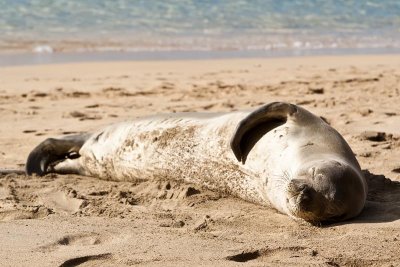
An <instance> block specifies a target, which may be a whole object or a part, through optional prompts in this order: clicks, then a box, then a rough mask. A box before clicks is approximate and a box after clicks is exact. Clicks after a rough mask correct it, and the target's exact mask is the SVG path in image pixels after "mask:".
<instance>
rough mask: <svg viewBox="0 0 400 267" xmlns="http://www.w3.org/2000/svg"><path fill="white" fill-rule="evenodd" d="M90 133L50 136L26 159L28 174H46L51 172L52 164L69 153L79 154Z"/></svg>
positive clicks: (63, 158) (61, 159)
mask: <svg viewBox="0 0 400 267" xmlns="http://www.w3.org/2000/svg"><path fill="white" fill-rule="evenodd" d="M88 137H89V136H88V135H73V136H67V137H64V138H62V139H54V138H48V139H46V140H45V141H43V142H42V143H40V144H39V145H38V146H37V147H35V149H33V150H32V152H31V153H30V154H29V156H28V159H27V161H26V166H25V171H26V174H28V175H32V174H37V175H45V174H46V173H49V172H51V170H50V168H49V167H50V166H51V165H52V164H54V163H57V162H59V161H63V160H65V159H66V158H68V155H69V154H71V153H75V154H74V156H75V157H76V154H78V156H79V149H80V148H81V147H82V145H83V144H84V143H85V141H86V140H87V139H88Z"/></svg>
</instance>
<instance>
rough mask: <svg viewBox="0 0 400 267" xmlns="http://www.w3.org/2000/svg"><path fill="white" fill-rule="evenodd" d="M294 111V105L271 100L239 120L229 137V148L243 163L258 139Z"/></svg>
mask: <svg viewBox="0 0 400 267" xmlns="http://www.w3.org/2000/svg"><path fill="white" fill-rule="evenodd" d="M295 112H297V107H296V106H295V105H292V104H289V103H285V102H273V103H270V104H267V105H264V106H262V107H260V108H258V109H256V110H255V111H253V112H251V113H250V114H249V115H248V116H247V117H245V118H244V119H243V120H242V121H240V123H239V125H238V126H237V128H236V131H235V133H234V134H233V136H232V139H231V148H232V151H233V153H234V154H235V156H236V158H237V160H238V161H240V162H242V163H243V164H244V163H245V162H246V158H247V155H248V154H249V152H250V150H251V149H252V148H253V147H254V145H255V144H256V143H257V142H258V140H260V138H261V137H262V136H263V135H265V134H266V133H267V132H269V131H271V130H272V129H274V128H276V127H278V126H280V125H282V124H284V123H286V121H287V119H288V116H290V115H292V114H294V113H295Z"/></svg>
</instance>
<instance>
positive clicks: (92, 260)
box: [59, 253, 113, 267]
mask: <svg viewBox="0 0 400 267" xmlns="http://www.w3.org/2000/svg"><path fill="white" fill-rule="evenodd" d="M85 263H87V264H88V266H105V265H107V266H108V265H110V266H111V264H112V263H113V260H112V254H111V253H103V254H97V255H89V256H83V257H77V258H72V259H69V260H66V261H64V262H63V263H62V264H61V265H59V266H60V267H73V266H83V264H85ZM85 266H86V265H85Z"/></svg>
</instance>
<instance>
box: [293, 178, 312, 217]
mask: <svg viewBox="0 0 400 267" xmlns="http://www.w3.org/2000/svg"><path fill="white" fill-rule="evenodd" d="M289 191H290V194H291V195H292V196H293V197H296V203H297V205H298V207H299V208H300V209H301V210H304V211H311V210H312V206H313V201H314V200H315V198H314V195H315V190H314V189H313V188H312V186H311V185H308V184H307V183H306V182H305V181H302V180H300V179H295V180H292V181H290V184H289Z"/></svg>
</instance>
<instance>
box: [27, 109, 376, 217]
mask: <svg viewBox="0 0 400 267" xmlns="http://www.w3.org/2000/svg"><path fill="white" fill-rule="evenodd" d="M26 172H27V174H28V175H31V174H37V175H44V174H46V173H49V172H56V173H64V174H65V173H73V174H80V175H87V176H94V177H99V178H102V179H110V180H117V181H122V180H123V181H134V180H135V179H175V180H177V179H179V180H184V181H186V182H190V183H196V184H200V185H203V186H205V187H208V188H210V189H212V190H219V191H224V192H228V193H230V194H232V195H235V196H238V197H241V198H243V199H246V200H248V201H252V202H255V203H259V204H269V205H271V206H272V207H274V208H276V209H277V210H278V211H280V212H282V213H285V214H288V215H289V216H290V217H292V218H295V219H303V220H305V221H308V222H311V223H321V222H335V221H341V220H346V219H349V218H352V217H354V216H356V215H357V214H359V213H360V212H361V210H362V209H363V207H364V204H365V201H366V195H367V190H368V189H367V183H366V181H365V178H364V177H363V174H362V172H361V169H360V165H359V164H358V162H357V160H356V158H355V156H354V154H353V152H352V150H351V149H350V147H349V145H348V144H347V143H346V141H345V140H344V139H343V137H342V136H341V135H340V134H339V133H338V132H337V131H336V130H334V129H333V128H332V127H330V126H329V125H328V124H327V123H325V122H324V121H323V120H322V119H321V118H320V117H318V116H315V115H314V114H312V113H310V112H308V111H307V110H305V109H303V108H301V107H299V106H296V105H293V104H289V103H283V102H274V103H270V104H267V105H264V106H262V107H260V108H258V109H256V110H255V111H253V112H250V113H249V112H243V111H239V112H231V113H223V114H201V113H199V114H196V113H194V114H190V113H189V114H170V115H162V116H156V117H147V118H142V119H137V120H135V121H132V122H124V123H120V124H114V125H111V126H108V127H106V128H104V129H102V130H100V131H98V132H94V133H87V134H80V135H72V136H66V137H63V138H60V139H53V138H49V139H47V140H45V141H43V142H42V143H41V144H39V145H38V146H37V147H36V148H35V149H34V150H33V151H32V152H31V153H30V154H29V156H28V160H27V163H26Z"/></svg>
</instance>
